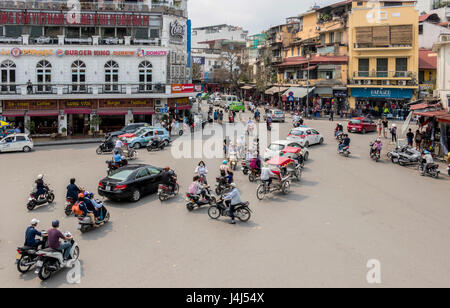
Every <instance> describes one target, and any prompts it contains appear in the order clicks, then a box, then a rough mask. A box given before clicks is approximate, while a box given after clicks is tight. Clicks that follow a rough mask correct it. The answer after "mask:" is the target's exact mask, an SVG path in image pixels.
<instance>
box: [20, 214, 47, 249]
mask: <svg viewBox="0 0 450 308" xmlns="http://www.w3.org/2000/svg"><path fill="white" fill-rule="evenodd" d="M38 224H39V220H37V219H36V218H33V219H32V220H31V225H30V226H28V227H27V230H26V231H25V245H24V246H26V247H31V248H36V249H37V248H38V247H39V246H41V249H44V248H45V247H44V243H45V241H43V240H37V239H36V236H40V237H42V233H41V232H39V231H38V230H36V227H37V225H38Z"/></svg>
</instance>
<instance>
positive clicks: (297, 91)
mask: <svg viewBox="0 0 450 308" xmlns="http://www.w3.org/2000/svg"><path fill="white" fill-rule="evenodd" d="M314 89H315V88H314V87H312V88H309V90H308V88H300V87H291V88H289V89H288V90H287V91H286V92H284V94H283V96H286V97H288V96H289V93H290V92H292V93H293V94H294V95H293V96H294V97H295V98H303V97H305V96H306V95H308V91H309V94H311V93H312V92H313V91H314Z"/></svg>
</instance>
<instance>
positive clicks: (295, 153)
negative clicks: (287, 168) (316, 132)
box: [281, 146, 305, 168]
mask: <svg viewBox="0 0 450 308" xmlns="http://www.w3.org/2000/svg"><path fill="white" fill-rule="evenodd" d="M281 153H282V154H283V157H289V158H291V159H293V160H294V161H295V163H296V167H297V166H300V168H303V167H304V166H305V159H304V157H303V153H302V149H300V148H295V147H289V146H287V147H285V148H284V149H283V150H281Z"/></svg>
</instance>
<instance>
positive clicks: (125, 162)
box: [106, 159, 128, 175]
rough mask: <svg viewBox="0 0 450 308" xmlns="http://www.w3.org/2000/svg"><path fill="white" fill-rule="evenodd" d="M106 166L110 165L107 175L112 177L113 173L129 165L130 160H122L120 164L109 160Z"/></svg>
mask: <svg viewBox="0 0 450 308" xmlns="http://www.w3.org/2000/svg"><path fill="white" fill-rule="evenodd" d="M106 164H107V165H108V170H107V171H106V173H107V174H108V175H110V174H111V173H112V172H113V171H115V170H117V169H119V168H122V167H124V166H126V165H128V160H126V159H122V160H121V161H120V162H117V163H116V162H115V161H113V160H107V161H106Z"/></svg>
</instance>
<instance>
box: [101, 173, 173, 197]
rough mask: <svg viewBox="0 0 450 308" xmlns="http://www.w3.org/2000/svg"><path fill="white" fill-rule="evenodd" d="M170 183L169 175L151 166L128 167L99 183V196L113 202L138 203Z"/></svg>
mask: <svg viewBox="0 0 450 308" xmlns="http://www.w3.org/2000/svg"><path fill="white" fill-rule="evenodd" d="M168 183H169V177H168V173H167V172H166V171H165V170H164V169H161V168H157V167H154V166H150V165H128V166H126V167H123V168H120V169H117V170H115V171H113V172H112V173H111V174H110V175H109V176H107V177H106V178H104V179H103V180H101V181H100V182H99V183H98V194H99V195H100V196H103V197H106V198H108V199H111V200H131V201H133V202H137V201H139V200H140V199H141V197H142V196H144V195H148V194H152V193H155V192H157V191H158V186H159V184H165V185H167V184H168Z"/></svg>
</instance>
